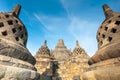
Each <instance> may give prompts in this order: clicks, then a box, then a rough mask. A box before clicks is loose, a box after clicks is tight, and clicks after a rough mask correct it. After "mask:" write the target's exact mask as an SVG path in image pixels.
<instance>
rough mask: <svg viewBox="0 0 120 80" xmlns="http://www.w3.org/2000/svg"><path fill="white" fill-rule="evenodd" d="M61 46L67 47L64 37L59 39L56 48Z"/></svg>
mask: <svg viewBox="0 0 120 80" xmlns="http://www.w3.org/2000/svg"><path fill="white" fill-rule="evenodd" d="M59 47H63V48H66V46H65V45H64V42H63V40H62V39H59V41H58V44H57V46H56V48H59Z"/></svg>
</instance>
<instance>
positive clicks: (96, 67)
mask: <svg viewBox="0 0 120 80" xmlns="http://www.w3.org/2000/svg"><path fill="white" fill-rule="evenodd" d="M103 10H104V13H105V17H106V19H105V21H104V22H103V23H102V25H101V26H100V28H99V29H98V32H97V40H98V51H97V52H96V53H95V55H93V56H92V57H91V58H90V60H89V64H90V67H89V69H88V72H86V73H84V74H83V76H82V80H119V79H120V61H119V59H120V13H119V12H114V11H113V10H112V9H111V8H110V7H109V6H108V5H106V4H105V5H103Z"/></svg>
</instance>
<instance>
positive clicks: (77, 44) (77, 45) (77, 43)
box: [76, 40, 80, 48]
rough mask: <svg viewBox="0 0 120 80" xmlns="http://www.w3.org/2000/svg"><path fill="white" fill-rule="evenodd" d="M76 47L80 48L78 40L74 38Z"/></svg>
mask: <svg viewBox="0 0 120 80" xmlns="http://www.w3.org/2000/svg"><path fill="white" fill-rule="evenodd" d="M76 48H80V45H79V42H78V40H76Z"/></svg>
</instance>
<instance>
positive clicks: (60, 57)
mask: <svg viewBox="0 0 120 80" xmlns="http://www.w3.org/2000/svg"><path fill="white" fill-rule="evenodd" d="M70 53H71V51H70V50H68V49H67V47H66V46H65V45H64V42H63V40H62V39H60V40H59V41H58V44H57V46H56V47H55V49H54V50H52V52H51V54H53V55H54V57H55V59H56V60H57V61H61V62H62V61H65V60H67V59H68V58H69V57H70Z"/></svg>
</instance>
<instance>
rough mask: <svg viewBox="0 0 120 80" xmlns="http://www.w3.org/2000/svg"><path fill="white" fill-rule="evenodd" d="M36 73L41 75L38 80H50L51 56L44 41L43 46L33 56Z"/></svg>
mask: <svg viewBox="0 0 120 80" xmlns="http://www.w3.org/2000/svg"><path fill="white" fill-rule="evenodd" d="M35 58H36V61H37V62H36V64H35V67H36V68H37V70H38V72H39V73H40V74H41V77H40V80H51V79H52V76H53V69H52V67H53V66H52V64H53V60H54V58H53V56H52V55H51V54H50V50H49V48H48V47H47V41H46V40H45V42H44V45H43V46H41V48H40V49H39V50H38V52H37V53H36V55H35Z"/></svg>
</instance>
